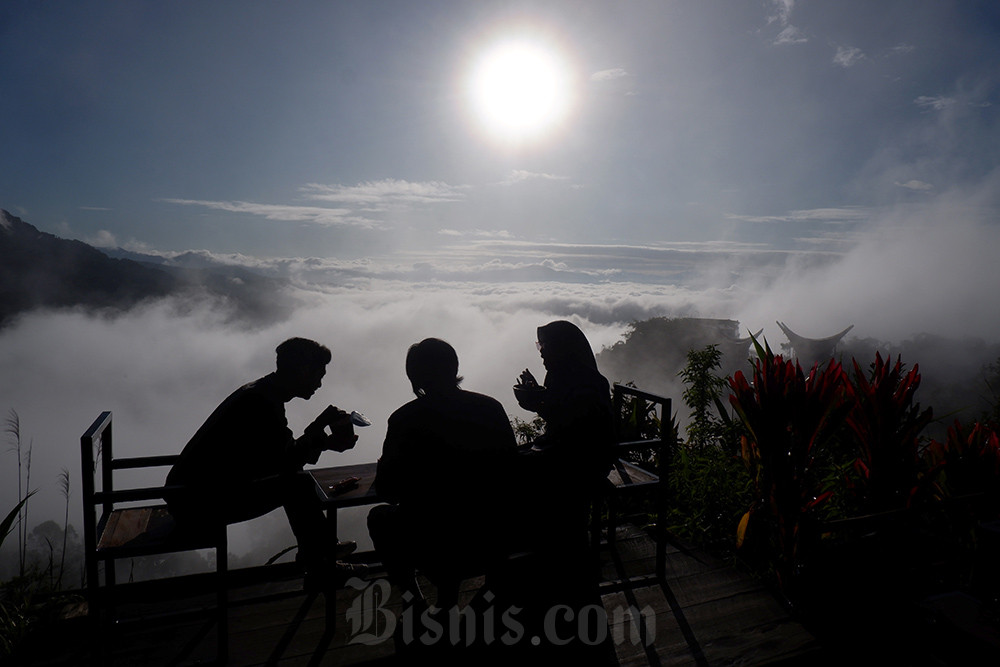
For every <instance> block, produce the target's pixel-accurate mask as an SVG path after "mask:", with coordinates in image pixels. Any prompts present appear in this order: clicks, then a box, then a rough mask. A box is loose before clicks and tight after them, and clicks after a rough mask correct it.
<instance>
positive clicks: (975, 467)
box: [927, 420, 1000, 501]
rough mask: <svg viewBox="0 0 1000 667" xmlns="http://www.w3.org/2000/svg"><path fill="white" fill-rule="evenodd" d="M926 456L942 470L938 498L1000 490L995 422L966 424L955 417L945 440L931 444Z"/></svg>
mask: <svg viewBox="0 0 1000 667" xmlns="http://www.w3.org/2000/svg"><path fill="white" fill-rule="evenodd" d="M927 458H928V460H929V462H930V464H931V466H932V467H933V468H934V469H935V470H940V473H941V474H940V475H939V476H938V477H937V479H936V489H937V491H938V497H942V498H944V497H952V498H955V497H962V496H971V495H977V494H993V495H994V496H995V495H996V494H997V493H1000V434H998V433H997V429H996V427H995V426H993V425H990V424H981V423H978V422H977V423H975V424H972V425H971V426H969V427H965V426H963V425H962V424H961V423H960V422H959V421H958V420H955V422H954V423H953V424H952V426H950V427H949V428H948V436H947V438H946V439H945V441H944V442H938V441H936V440H935V441H932V442H931V444H930V445H929V446H928V448H927ZM993 500H994V501H995V500H996V499H995V498H994V499H993Z"/></svg>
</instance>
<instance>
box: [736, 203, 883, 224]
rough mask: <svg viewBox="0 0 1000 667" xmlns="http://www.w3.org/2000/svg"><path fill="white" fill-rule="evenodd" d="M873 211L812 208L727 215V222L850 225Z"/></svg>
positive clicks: (868, 216)
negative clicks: (779, 212) (762, 213)
mask: <svg viewBox="0 0 1000 667" xmlns="http://www.w3.org/2000/svg"><path fill="white" fill-rule="evenodd" d="M874 214H875V210H874V209H871V208H866V207H862V206H844V207H840V208H812V209H801V210H797V211H789V212H788V213H785V214H784V215H736V214H727V215H726V218H727V219H729V220H739V221H742V222H754V223H775V222H793V223H794V222H825V223H830V224H838V223H851V222H860V221H863V220H868V219H869V218H871V217H872V215H874Z"/></svg>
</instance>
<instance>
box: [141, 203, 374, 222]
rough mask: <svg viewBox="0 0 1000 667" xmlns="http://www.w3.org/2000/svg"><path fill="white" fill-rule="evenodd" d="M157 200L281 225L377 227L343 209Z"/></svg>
mask: <svg viewBox="0 0 1000 667" xmlns="http://www.w3.org/2000/svg"><path fill="white" fill-rule="evenodd" d="M160 201H164V202H167V203H168V204H180V205H183V206H204V207H205V208H210V209H213V210H216V211H228V212H230V213H247V214H250V215H257V216H261V217H263V218H266V219H268V220H278V221H281V222H311V223H315V224H318V225H331V226H336V225H349V226H357V227H364V228H368V229H373V228H377V227H379V226H380V224H379V223H378V222H376V221H374V220H370V219H368V218H364V217H361V216H358V215H356V214H354V212H353V211H352V210H351V209H347V208H322V207H318V206H294V205H288V204H257V203H253V202H243V201H205V200H197V199H162V200H160Z"/></svg>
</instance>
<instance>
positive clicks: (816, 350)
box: [777, 322, 854, 364]
mask: <svg viewBox="0 0 1000 667" xmlns="http://www.w3.org/2000/svg"><path fill="white" fill-rule="evenodd" d="M777 324H778V326H779V327H781V330H782V331H783V332H784V333H785V336H786V337H787V338H788V342H789V343H791V345H792V350H793V351H794V352H795V356H796V357H798V359H799V362H800V363H802V364H812V363H815V362H817V361H818V362H823V361H826V360H827V359H829V358H831V357H832V356H833V355H834V353H835V352H836V350H837V343H839V342H840V339H841V338H843V337H844V336H845V335H846V334H847V332H848V331H850V330H851V329H853V328H854V325H853V324H852V325H851V326H849V327H847V328H846V329H844V330H843V331H841V332H840V333H836V334H833V335H832V336H827V337H826V338H806V337H805V336H800V335H799V334H797V333H795V332H794V331H792V330H791V329H789V328H788V326H786V325H785V323H784V322H778V323H777Z"/></svg>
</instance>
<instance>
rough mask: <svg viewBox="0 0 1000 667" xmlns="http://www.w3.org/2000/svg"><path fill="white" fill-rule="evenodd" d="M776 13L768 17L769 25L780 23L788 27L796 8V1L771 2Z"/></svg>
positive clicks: (781, 0) (772, 0) (776, 0)
mask: <svg viewBox="0 0 1000 667" xmlns="http://www.w3.org/2000/svg"><path fill="white" fill-rule="evenodd" d="M771 6H772V7H773V8H774V11H775V13H774V14H772V15H770V16H768V17H767V21H768V23H773V22H778V23H780V24H781V25H787V24H788V21H789V20H790V19H791V16H792V9H794V8H795V0H771Z"/></svg>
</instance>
